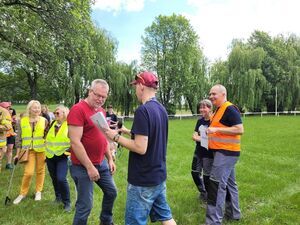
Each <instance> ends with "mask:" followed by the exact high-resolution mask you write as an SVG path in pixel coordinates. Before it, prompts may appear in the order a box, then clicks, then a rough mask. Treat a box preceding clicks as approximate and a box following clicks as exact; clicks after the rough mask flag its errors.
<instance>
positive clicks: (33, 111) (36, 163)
mask: <svg viewBox="0 0 300 225" xmlns="http://www.w3.org/2000/svg"><path fill="white" fill-rule="evenodd" d="M40 114H41V104H40V102H39V101H36V100H31V101H30V102H29V103H28V104H27V108H26V114H25V115H24V116H23V117H22V118H21V120H20V124H19V128H18V135H17V138H16V147H17V154H16V156H15V159H19V157H20V155H19V153H20V149H29V156H28V161H27V162H25V163H24V165H25V167H24V175H23V179H22V184H21V190H20V194H19V196H18V197H17V198H16V199H15V200H14V202H13V203H14V204H19V203H20V202H21V201H22V200H23V199H24V198H25V197H26V196H27V194H28V191H29V186H30V183H31V180H32V176H33V173H34V170H35V171H36V179H35V182H36V183H35V198H34V200H35V201H40V200H41V199H42V191H43V187H44V180H45V159H46V157H45V139H44V135H45V131H46V130H47V126H48V121H47V120H46V119H45V118H44V117H41V116H40Z"/></svg>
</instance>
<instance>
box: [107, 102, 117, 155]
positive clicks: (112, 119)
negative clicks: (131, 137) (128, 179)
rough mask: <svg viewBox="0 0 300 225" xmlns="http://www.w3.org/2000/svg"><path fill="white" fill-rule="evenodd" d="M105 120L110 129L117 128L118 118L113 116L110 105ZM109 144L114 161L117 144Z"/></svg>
mask: <svg viewBox="0 0 300 225" xmlns="http://www.w3.org/2000/svg"><path fill="white" fill-rule="evenodd" d="M106 120H107V122H108V124H109V127H110V129H117V128H118V117H117V115H116V114H115V112H114V110H113V107H112V105H109V106H108V107H107V112H106ZM109 144H110V151H111V154H112V156H113V159H114V160H115V157H116V152H117V147H118V144H116V143H115V142H110V143H109Z"/></svg>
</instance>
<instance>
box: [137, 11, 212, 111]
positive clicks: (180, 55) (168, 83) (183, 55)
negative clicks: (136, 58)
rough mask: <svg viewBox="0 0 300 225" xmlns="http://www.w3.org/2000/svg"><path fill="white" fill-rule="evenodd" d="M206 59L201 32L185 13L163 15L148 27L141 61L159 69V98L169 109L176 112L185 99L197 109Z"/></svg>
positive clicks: (203, 81) (147, 67) (143, 42)
mask: <svg viewBox="0 0 300 225" xmlns="http://www.w3.org/2000/svg"><path fill="white" fill-rule="evenodd" d="M205 63H206V61H205V59H204V56H203V54H202V51H201V49H200V47H199V44H198V36H197V34H196V32H195V31H194V30H193V28H192V26H191V25H190V23H189V21H188V20H187V19H186V18H185V17H184V16H182V15H175V14H173V15H171V16H163V15H160V16H158V17H156V18H155V20H154V22H153V23H152V24H151V26H149V27H147V28H146V29H145V35H144V36H143V37H142V65H143V67H145V68H146V69H149V70H153V71H155V72H157V75H158V78H159V82H160V89H159V98H160V100H161V102H162V104H164V105H165V106H166V108H167V110H168V113H170V114H174V113H175V112H176V106H177V105H178V104H179V105H180V104H181V103H182V99H185V100H186V101H187V103H188V105H189V108H190V110H191V111H192V112H193V113H194V112H195V103H196V102H197V101H198V100H199V98H201V97H202V92H201V91H203V84H204V83H205V78H204V77H205V71H206V70H205V68H206V66H205ZM200 96H201V97H200Z"/></svg>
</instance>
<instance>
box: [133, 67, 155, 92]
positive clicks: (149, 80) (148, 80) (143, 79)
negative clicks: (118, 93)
mask: <svg viewBox="0 0 300 225" xmlns="http://www.w3.org/2000/svg"><path fill="white" fill-rule="evenodd" d="M130 84H132V85H136V84H142V85H145V86H147V87H151V88H154V89H157V88H158V78H157V76H156V75H155V74H154V73H151V72H148V71H144V72H141V73H139V74H138V75H136V76H135V80H134V81H132V82H131V83H130Z"/></svg>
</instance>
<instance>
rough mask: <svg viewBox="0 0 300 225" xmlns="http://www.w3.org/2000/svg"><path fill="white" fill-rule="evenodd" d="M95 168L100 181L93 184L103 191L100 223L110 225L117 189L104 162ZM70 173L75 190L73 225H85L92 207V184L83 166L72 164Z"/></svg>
mask: <svg viewBox="0 0 300 225" xmlns="http://www.w3.org/2000/svg"><path fill="white" fill-rule="evenodd" d="M95 167H96V168H97V169H98V171H99V174H100V179H99V180H98V181H96V182H95V183H96V184H97V185H98V186H99V187H100V188H101V189H102V191H103V199H102V210H101V213H100V221H101V222H102V223H103V224H111V223H112V222H113V219H112V215H113V214H112V209H113V205H114V201H115V199H116V197H117V188H116V185H115V182H114V180H113V178H112V175H111V174H110V171H109V168H108V164H107V161H106V160H103V161H102V163H101V164H100V165H95ZM70 171H71V175H72V178H73V180H74V182H75V185H76V189H77V201H76V205H75V207H76V212H75V216H74V220H73V225H86V224H87V220H88V217H89V215H90V212H91V210H92V207H93V188H94V182H93V181H91V180H90V178H89V176H88V174H87V170H86V169H85V167H83V166H80V165H74V164H73V165H71V167H70Z"/></svg>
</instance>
